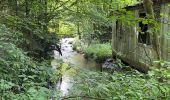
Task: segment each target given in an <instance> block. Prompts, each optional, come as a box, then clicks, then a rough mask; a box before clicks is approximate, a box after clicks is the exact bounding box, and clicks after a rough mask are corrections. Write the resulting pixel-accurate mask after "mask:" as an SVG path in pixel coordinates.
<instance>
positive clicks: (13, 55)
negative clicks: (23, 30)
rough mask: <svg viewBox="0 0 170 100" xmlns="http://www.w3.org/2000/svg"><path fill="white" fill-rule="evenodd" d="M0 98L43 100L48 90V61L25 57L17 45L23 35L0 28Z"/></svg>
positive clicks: (47, 94)
mask: <svg viewBox="0 0 170 100" xmlns="http://www.w3.org/2000/svg"><path fill="white" fill-rule="evenodd" d="M0 36H1V37H2V38H1V40H0V56H1V58H0V73H1V74H0V95H1V99H2V100H11V99H12V100H23V99H24V100H28V99H30V100H34V99H35V97H36V98H37V97H38V98H40V99H39V100H43V99H42V98H44V100H46V98H49V97H50V92H51V90H49V89H47V88H46V85H47V83H46V78H47V76H48V75H50V73H51V71H50V69H51V67H50V62H49V61H44V62H37V61H34V60H33V59H32V58H30V57H28V56H27V55H26V52H24V51H23V50H22V49H21V48H18V47H17V45H18V42H19V43H20V42H22V40H23V38H22V34H20V33H19V32H11V31H10V30H9V29H8V28H6V27H5V25H1V26H0Z"/></svg>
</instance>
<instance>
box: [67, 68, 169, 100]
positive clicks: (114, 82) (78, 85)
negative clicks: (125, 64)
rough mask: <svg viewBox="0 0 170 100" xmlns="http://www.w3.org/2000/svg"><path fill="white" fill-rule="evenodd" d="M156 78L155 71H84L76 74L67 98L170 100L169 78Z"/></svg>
mask: <svg viewBox="0 0 170 100" xmlns="http://www.w3.org/2000/svg"><path fill="white" fill-rule="evenodd" d="M153 73H154V74H153ZM169 73H170V72H169ZM157 75H158V74H156V72H155V71H154V72H153V71H151V72H149V73H148V74H141V73H139V72H137V71H134V70H133V71H129V72H124V73H120V72H114V73H105V72H103V73H98V72H92V71H86V70H84V71H82V72H79V75H76V76H77V77H75V84H74V86H73V87H72V89H71V90H70V94H69V95H68V96H66V97H64V98H67V99H68V98H69V100H82V99H87V100H93V99H94V100H169V99H170V81H169V80H168V79H166V80H165V81H163V82H160V81H159V80H158V79H157V77H155V76H157ZM161 75H163V74H161ZM159 76H160V75H159Z"/></svg>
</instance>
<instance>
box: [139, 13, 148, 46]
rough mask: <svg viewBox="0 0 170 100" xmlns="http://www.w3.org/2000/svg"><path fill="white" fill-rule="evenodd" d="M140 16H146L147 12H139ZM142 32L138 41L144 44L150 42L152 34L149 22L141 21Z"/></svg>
mask: <svg viewBox="0 0 170 100" xmlns="http://www.w3.org/2000/svg"><path fill="white" fill-rule="evenodd" d="M139 17H140V18H145V17H146V13H139ZM139 28H140V32H139V35H138V42H139V43H142V44H147V45H149V44H150V35H149V33H148V32H147V31H148V24H143V23H142V21H140V22H139Z"/></svg>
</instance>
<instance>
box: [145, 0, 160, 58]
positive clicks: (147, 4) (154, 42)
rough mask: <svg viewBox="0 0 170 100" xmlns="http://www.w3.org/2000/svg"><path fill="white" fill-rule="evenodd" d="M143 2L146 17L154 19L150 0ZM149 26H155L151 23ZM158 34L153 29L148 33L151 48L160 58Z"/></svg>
mask: <svg viewBox="0 0 170 100" xmlns="http://www.w3.org/2000/svg"><path fill="white" fill-rule="evenodd" d="M143 4H144V8H145V11H146V13H147V18H148V19H151V20H153V19H155V16H154V10H153V2H152V0H143ZM150 26H151V28H155V27H156V26H155V25H154V24H153V23H151V24H150ZM158 35H159V34H158V33H157V32H156V31H155V30H154V32H153V33H150V36H151V41H152V45H153V50H154V51H155V52H156V58H157V60H160V59H161V52H160V42H159V38H158Z"/></svg>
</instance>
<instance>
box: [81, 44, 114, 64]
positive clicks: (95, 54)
mask: <svg viewBox="0 0 170 100" xmlns="http://www.w3.org/2000/svg"><path fill="white" fill-rule="evenodd" d="M84 53H85V57H87V58H88V57H91V58H94V59H95V60H96V61H97V62H103V61H105V60H106V59H107V58H111V57H112V50H111V45H110V44H109V43H105V44H92V45H90V46H89V47H87V48H85V50H84Z"/></svg>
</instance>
